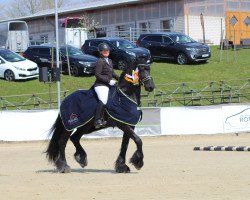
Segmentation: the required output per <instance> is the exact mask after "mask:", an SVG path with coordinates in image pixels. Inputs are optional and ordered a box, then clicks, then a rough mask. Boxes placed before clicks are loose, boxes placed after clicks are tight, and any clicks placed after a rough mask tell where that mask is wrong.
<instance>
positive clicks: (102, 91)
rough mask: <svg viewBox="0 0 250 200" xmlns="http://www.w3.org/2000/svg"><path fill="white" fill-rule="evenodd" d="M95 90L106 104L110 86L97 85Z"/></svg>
mask: <svg viewBox="0 0 250 200" xmlns="http://www.w3.org/2000/svg"><path fill="white" fill-rule="evenodd" d="M95 92H96V94H97V96H98V99H99V100H100V101H102V103H103V104H104V105H106V104H107V101H108V95H109V87H107V86H105V85H101V86H96V87H95Z"/></svg>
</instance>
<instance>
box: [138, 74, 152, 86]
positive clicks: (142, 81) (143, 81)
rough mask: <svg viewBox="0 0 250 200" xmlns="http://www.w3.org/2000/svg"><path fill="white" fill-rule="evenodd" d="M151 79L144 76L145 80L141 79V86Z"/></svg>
mask: <svg viewBox="0 0 250 200" xmlns="http://www.w3.org/2000/svg"><path fill="white" fill-rule="evenodd" d="M151 79H152V77H151V76H146V77H145V78H143V79H141V80H140V82H141V83H142V85H144V84H145V82H147V81H149V80H151Z"/></svg>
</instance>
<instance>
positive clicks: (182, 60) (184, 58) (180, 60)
mask: <svg viewBox="0 0 250 200" xmlns="http://www.w3.org/2000/svg"><path fill="white" fill-rule="evenodd" d="M176 61H177V63H178V64H179V65H185V64H187V63H188V58H187V56H186V55H185V54H184V53H178V55H177V58H176Z"/></svg>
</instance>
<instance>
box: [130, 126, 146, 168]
mask: <svg viewBox="0 0 250 200" xmlns="http://www.w3.org/2000/svg"><path fill="white" fill-rule="evenodd" d="M130 134H131V136H130V137H131V139H132V140H133V141H134V142H135V144H136V147H137V150H136V151H135V152H134V154H133V156H132V157H131V158H130V163H132V164H133V165H134V167H135V168H136V169H137V170H140V169H141V168H142V167H143V165H144V161H143V158H144V155H143V151H142V145H143V144H142V140H141V138H140V137H139V136H138V135H137V134H136V133H135V132H134V130H133V129H132V128H131V132H130Z"/></svg>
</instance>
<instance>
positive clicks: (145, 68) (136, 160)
mask: <svg viewBox="0 0 250 200" xmlns="http://www.w3.org/2000/svg"><path fill="white" fill-rule="evenodd" d="M135 72H136V73H135ZM142 85H143V86H144V88H145V90H146V91H148V92H152V91H153V89H154V87H155V85H154V82H153V79H152V78H151V76H150V66H149V65H147V64H145V65H144V64H138V65H137V66H136V67H130V68H128V69H127V70H125V71H124V72H122V74H121V76H120V78H119V81H118V85H117V89H116V90H118V89H119V90H120V91H121V92H122V93H123V94H125V95H126V97H128V98H129V99H131V100H132V101H133V102H135V103H136V104H137V105H140V93H141V86H142ZM76 92H77V91H76ZM73 94H74V93H73ZM66 98H67V97H66ZM62 104H63V102H62ZM137 105H136V106H137ZM66 108H67V107H66ZM92 109H93V108H92ZM60 111H61V108H60ZM104 120H105V121H107V124H106V127H115V126H116V127H118V128H119V129H120V130H122V131H123V138H122V144H121V151H120V154H119V156H118V158H117V160H116V162H115V171H116V172H118V173H128V172H130V169H129V167H128V166H127V165H126V152H127V148H128V144H129V139H132V140H133V141H134V142H135V144H136V147H137V150H136V151H135V152H134V154H133V156H132V157H131V159H130V163H132V164H133V165H134V167H135V168H136V169H138V170H139V169H141V167H142V166H143V157H144V156H143V151H142V140H141V139H140V137H139V136H138V135H136V133H135V132H134V125H131V124H130V125H129V124H127V123H123V122H122V121H120V120H116V119H115V118H113V117H111V116H110V115H109V114H108V112H107V111H106V112H105V113H104ZM106 127H105V128H106ZM98 130H99V129H98ZM94 131H97V130H96V129H95V127H94V117H92V118H91V120H89V121H87V123H85V124H84V125H82V126H79V127H78V128H77V130H76V131H75V132H74V133H73V130H67V129H66V128H65V126H64V123H63V121H62V118H61V115H58V117H57V119H56V121H55V123H54V125H53V127H52V128H51V129H50V133H49V134H50V135H52V137H51V139H50V142H49V144H48V147H47V150H46V152H45V153H46V155H47V158H48V160H49V161H50V162H52V163H54V164H55V166H56V168H57V170H58V171H59V172H61V173H68V172H70V167H69V165H68V164H67V161H66V157H65V147H66V144H67V141H68V139H69V138H70V140H71V141H72V142H73V144H74V146H75V148H76V152H75V154H74V157H75V160H76V161H77V162H78V163H79V164H80V166H81V167H83V168H84V167H85V166H87V154H86V152H85V151H84V149H83V147H82V146H81V144H80V139H81V137H82V136H83V135H84V134H89V133H92V132H94ZM72 133H73V134H72Z"/></svg>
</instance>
